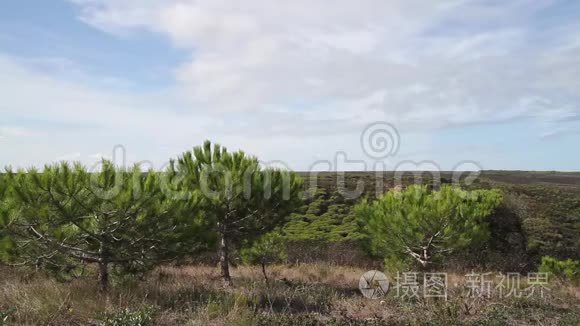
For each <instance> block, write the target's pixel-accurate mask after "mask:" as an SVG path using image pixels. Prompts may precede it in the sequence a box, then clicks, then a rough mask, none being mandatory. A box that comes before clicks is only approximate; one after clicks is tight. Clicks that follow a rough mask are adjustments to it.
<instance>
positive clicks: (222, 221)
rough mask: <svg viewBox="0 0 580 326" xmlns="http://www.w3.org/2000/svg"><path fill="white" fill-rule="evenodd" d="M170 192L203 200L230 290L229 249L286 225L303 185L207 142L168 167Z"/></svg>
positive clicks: (287, 174)
mask: <svg viewBox="0 0 580 326" xmlns="http://www.w3.org/2000/svg"><path fill="white" fill-rule="evenodd" d="M168 176H169V178H170V180H172V187H174V188H175V189H178V190H179V189H180V190H182V192H184V193H186V194H187V193H190V194H194V193H197V194H201V195H200V197H201V199H200V204H201V207H202V210H203V215H204V218H205V219H206V220H207V221H208V222H209V223H210V224H211V225H212V226H213V231H214V232H215V234H216V235H217V237H218V238H219V257H220V269H221V275H222V278H223V280H224V282H225V283H226V285H228V286H231V285H232V284H233V283H232V279H231V276H230V271H229V259H230V258H229V255H230V251H231V247H232V246H240V245H242V244H243V243H247V242H252V241H253V240H254V239H256V238H258V237H260V236H261V235H263V234H265V233H267V232H269V231H271V230H273V229H274V228H275V227H277V226H279V225H280V224H282V223H284V222H285V220H286V217H287V216H288V215H289V214H290V212H292V210H294V209H295V208H297V207H299V206H300V201H301V191H302V182H301V180H300V178H299V177H298V175H297V174H295V173H293V172H290V171H282V170H277V169H262V168H261V166H260V164H259V162H258V160H257V159H256V158H255V157H252V156H248V155H246V154H245V153H244V152H242V151H238V152H234V153H230V152H228V151H227V150H226V149H225V148H223V147H221V146H220V145H217V144H215V145H212V144H211V142H209V141H206V142H205V143H204V145H203V146H200V147H195V148H194V149H193V151H189V152H185V153H184V154H183V155H182V156H181V157H179V158H178V160H177V161H173V162H171V166H170V168H169V171H168Z"/></svg>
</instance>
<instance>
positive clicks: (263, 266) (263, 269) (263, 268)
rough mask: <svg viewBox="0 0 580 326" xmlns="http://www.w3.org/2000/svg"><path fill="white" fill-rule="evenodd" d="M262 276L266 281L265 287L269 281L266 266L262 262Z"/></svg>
mask: <svg viewBox="0 0 580 326" xmlns="http://www.w3.org/2000/svg"><path fill="white" fill-rule="evenodd" d="M261 265H262V274H264V279H265V280H266V285H269V283H270V281H269V280H268V274H266V264H265V263H264V262H263V261H262V262H261Z"/></svg>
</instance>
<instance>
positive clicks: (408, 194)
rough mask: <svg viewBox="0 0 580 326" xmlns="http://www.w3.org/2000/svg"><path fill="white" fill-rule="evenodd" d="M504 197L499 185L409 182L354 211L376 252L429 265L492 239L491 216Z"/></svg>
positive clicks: (389, 262)
mask: <svg viewBox="0 0 580 326" xmlns="http://www.w3.org/2000/svg"><path fill="white" fill-rule="evenodd" d="M501 200H502V196H501V193H500V192H499V191H498V190H473V191H465V190H461V189H459V188H457V187H453V186H449V185H444V186H443V187H442V188H441V189H440V190H439V191H430V190H429V189H428V188H427V187H425V186H410V187H408V188H407V189H405V190H403V191H401V192H398V191H390V192H388V193H386V194H385V195H383V196H382V197H380V198H379V199H377V200H376V201H374V202H368V201H363V202H361V203H360V204H358V205H357V206H356V207H355V212H356V215H357V217H358V221H359V223H360V225H361V226H362V230H363V232H364V233H365V234H366V235H367V236H368V240H369V242H370V243H369V245H370V249H371V251H372V252H373V253H374V254H377V255H380V256H382V257H384V258H385V261H386V264H387V265H391V266H396V265H397V264H398V263H401V262H403V261H405V260H407V259H409V258H410V259H412V260H414V261H415V262H417V263H419V265H420V266H421V267H422V268H425V269H427V268H429V267H430V266H431V264H432V262H433V260H434V259H436V258H438V257H440V256H441V255H443V254H446V253H450V252H452V251H453V250H455V249H458V248H463V247H466V246H469V245H470V244H474V243H477V242H481V241H483V240H485V239H487V238H488V237H489V228H488V223H487V220H486V219H487V217H488V216H489V215H490V214H491V213H492V212H493V211H494V209H495V208H496V207H497V206H498V205H499V204H500V203H501ZM395 268H396V267H395Z"/></svg>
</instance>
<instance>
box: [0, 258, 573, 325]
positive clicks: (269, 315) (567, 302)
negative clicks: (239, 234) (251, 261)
mask: <svg viewBox="0 0 580 326" xmlns="http://www.w3.org/2000/svg"><path fill="white" fill-rule="evenodd" d="M0 272H2V275H3V278H2V279H1V280H0V313H2V312H10V315H9V317H8V319H7V320H8V323H9V324H14V325H39V324H45V325H47V324H48V325H87V324H89V325H90V324H93V325H98V324H102V321H99V320H103V319H104V317H103V316H105V315H106V314H108V315H109V316H113V317H114V318H117V317H118V316H119V314H121V313H122V312H123V311H125V312H127V313H129V314H130V313H133V312H135V314H139V311H140V309H143V308H144V307H149V310H146V312H144V313H143V314H145V313H146V314H151V315H152V317H153V319H154V320H153V323H154V324H155V325H275V324H292V325H316V324H339V325H342V324H345V325H382V324H426V323H428V324H431V325H433V324H435V325H439V324H440V325H443V324H446V325H455V324H465V323H471V324H475V325H504V324H522V325H525V324H543V325H556V324H570V325H573V324H575V323H576V324H578V323H580V313H579V311H580V296H579V293H580V291H579V289H578V288H577V287H573V286H570V285H566V284H556V285H554V286H555V288H553V289H552V292H551V294H552V298H551V299H550V300H541V299H527V298H521V299H503V300H499V299H488V300H478V301H473V299H466V298H464V297H463V296H462V295H461V293H460V291H459V290H458V289H457V288H452V289H450V299H449V300H448V301H447V302H445V301H441V300H423V299H421V300H418V301H415V302H411V301H408V300H406V301H405V300H401V299H399V298H394V297H392V296H389V297H387V298H385V299H384V300H370V299H366V298H364V297H362V296H361V294H360V293H359V291H358V280H359V278H360V276H361V275H362V273H364V272H365V270H362V269H357V268H352V267H344V266H333V265H327V264H302V265H295V266H283V265H280V266H273V267H271V268H269V273H270V277H271V279H274V280H275V281H274V282H271V283H270V284H269V285H266V283H265V282H264V280H263V278H262V275H261V272H260V270H259V269H258V268H253V267H241V266H240V267H238V268H236V269H234V271H233V275H234V280H235V283H236V286H235V288H233V289H230V288H223V287H222V286H221V284H222V283H221V281H220V279H219V273H218V270H217V269H216V268H214V267H209V266H185V267H162V268H159V269H157V270H156V271H154V272H153V273H151V275H149V276H148V277H147V279H146V280H144V281H141V282H137V281H125V282H121V283H119V282H117V283H116V284H115V285H114V287H113V289H112V290H111V292H110V294H109V295H108V297H105V296H100V295H97V294H96V286H95V282H94V281H93V280H92V279H88V278H87V279H77V280H75V281H72V282H69V283H59V282H56V281H54V280H51V279H49V278H46V277H44V276H42V275H39V274H31V275H28V274H24V273H22V272H21V271H17V270H14V269H3V270H0ZM462 280H463V277H462V276H461V275H453V274H452V275H450V276H449V284H450V286H454V285H455V284H457V286H461V282H462ZM150 311H151V312H150ZM0 320H1V318H0ZM0 324H1V323H0ZM127 325H128V324H127Z"/></svg>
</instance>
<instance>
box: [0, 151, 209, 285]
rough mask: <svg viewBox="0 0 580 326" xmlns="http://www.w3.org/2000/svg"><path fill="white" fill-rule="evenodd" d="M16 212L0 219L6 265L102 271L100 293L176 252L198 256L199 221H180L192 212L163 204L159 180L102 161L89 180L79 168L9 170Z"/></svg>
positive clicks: (200, 244) (201, 241)
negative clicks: (119, 275) (114, 273)
mask: <svg viewBox="0 0 580 326" xmlns="http://www.w3.org/2000/svg"><path fill="white" fill-rule="evenodd" d="M6 177H7V178H8V180H9V183H10V196H9V198H11V199H12V200H13V204H14V208H13V209H12V211H11V213H10V215H9V216H8V217H7V218H4V219H3V220H2V230H3V232H4V233H5V234H7V236H8V237H9V239H10V243H11V246H10V247H9V248H5V249H6V250H3V257H4V258H5V260H6V262H8V263H11V264H16V265H32V266H35V267H36V268H42V269H45V270H49V271H51V272H54V273H55V274H56V275H59V276H70V275H74V274H75V272H77V271H78V270H79V269H81V268H82V266H84V265H85V264H97V265H98V266H99V286H100V289H101V290H102V291H106V290H107V287H108V279H109V270H110V267H114V268H115V270H121V271H123V272H124V273H138V272H143V271H147V270H150V269H151V268H152V267H153V266H155V265H156V264H158V263H161V262H164V261H168V260H171V259H174V258H176V257H178V256H179V255H180V254H181V253H183V252H187V253H188V254H190V253H192V252H193V250H201V249H202V248H203V247H204V246H205V245H206V243H207V242H208V241H209V240H208V239H207V238H204V236H203V235H204V232H203V231H204V225H203V220H201V219H197V220H195V221H193V220H185V219H184V218H183V217H184V216H187V215H186V214H185V212H191V211H192V209H194V207H195V206H194V205H188V203H189V202H188V201H180V202H176V201H174V200H171V199H169V198H167V196H165V195H164V193H163V191H162V189H161V178H160V177H159V176H158V175H157V174H155V173H147V174H145V173H143V172H142V171H141V170H140V169H139V167H138V166H135V167H133V168H132V169H130V170H124V169H120V168H117V167H115V166H114V165H113V163H111V162H109V161H103V162H102V165H101V169H100V171H98V172H94V173H91V172H89V171H88V170H87V169H86V168H85V167H84V166H82V165H80V164H74V165H69V164H67V163H60V164H55V165H47V166H45V168H44V170H43V171H42V172H38V171H36V170H34V169H30V170H28V171H24V170H21V171H18V172H12V171H8V174H7V176H6Z"/></svg>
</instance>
